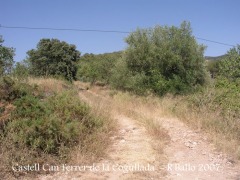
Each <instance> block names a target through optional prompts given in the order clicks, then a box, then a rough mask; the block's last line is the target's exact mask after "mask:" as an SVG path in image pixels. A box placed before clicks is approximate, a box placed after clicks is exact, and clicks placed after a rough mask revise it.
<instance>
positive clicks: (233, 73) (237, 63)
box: [218, 45, 240, 80]
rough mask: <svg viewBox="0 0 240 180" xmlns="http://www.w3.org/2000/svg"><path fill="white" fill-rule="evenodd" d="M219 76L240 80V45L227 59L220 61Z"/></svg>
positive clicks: (232, 50) (229, 52) (230, 51)
mask: <svg viewBox="0 0 240 180" xmlns="http://www.w3.org/2000/svg"><path fill="white" fill-rule="evenodd" d="M218 68H219V69H218V70H219V75H221V76H224V77H226V78H227V79H229V80H236V79H239V78H240V45H237V46H236V47H234V48H231V49H230V50H229V51H228V53H227V55H226V56H225V58H224V59H223V60H221V61H219V64H218Z"/></svg>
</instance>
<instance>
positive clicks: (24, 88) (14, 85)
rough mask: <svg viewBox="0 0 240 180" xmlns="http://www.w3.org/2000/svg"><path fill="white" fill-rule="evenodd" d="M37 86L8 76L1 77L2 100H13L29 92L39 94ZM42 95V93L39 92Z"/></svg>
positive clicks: (0, 91)
mask: <svg viewBox="0 0 240 180" xmlns="http://www.w3.org/2000/svg"><path fill="white" fill-rule="evenodd" d="M36 88H37V87H32V86H30V85H28V84H26V83H21V82H18V81H15V80H13V79H12V78H10V77H8V76H3V77H1V78H0V101H1V100H3V101H8V102H12V101H14V100H15V99H17V98H21V97H23V96H25V95H27V94H29V95H32V94H35V95H37V92H36ZM38 95H39V96H40V94H38Z"/></svg>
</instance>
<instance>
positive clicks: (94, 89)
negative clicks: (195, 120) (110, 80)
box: [76, 82, 169, 153]
mask: <svg viewBox="0 0 240 180" xmlns="http://www.w3.org/2000/svg"><path fill="white" fill-rule="evenodd" d="M76 85H77V86H78V87H84V88H85V89H86V87H90V86H89V84H86V83H81V82H76ZM89 93H90V94H92V95H89V97H88V98H90V99H91V98H93V102H94V103H95V106H98V107H101V106H103V109H104V111H107V113H110V114H114V113H115V112H118V113H120V114H124V115H126V116H127V117H130V118H132V119H134V120H136V121H137V122H138V123H140V124H142V125H144V126H145V127H146V129H147V131H148V133H149V134H150V135H151V136H152V137H153V138H155V139H156V140H157V141H158V147H157V148H156V149H158V150H159V152H161V153H162V152H163V149H164V147H165V144H166V142H168V140H169V136H168V133H167V131H166V130H165V129H163V128H162V127H161V122H160V121H159V120H157V119H158V117H160V116H161V117H163V114H164V113H163V109H162V107H161V104H160V101H158V99H157V98H155V97H151V96H148V97H140V96H136V95H132V94H129V93H127V92H125V93H123V92H119V91H112V90H110V89H109V88H107V87H99V86H91V87H90V91H89ZM99 103H101V104H99Z"/></svg>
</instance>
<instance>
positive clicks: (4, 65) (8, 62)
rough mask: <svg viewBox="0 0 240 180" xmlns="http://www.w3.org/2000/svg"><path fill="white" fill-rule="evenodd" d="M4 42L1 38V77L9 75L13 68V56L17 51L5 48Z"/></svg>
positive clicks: (0, 37)
mask: <svg viewBox="0 0 240 180" xmlns="http://www.w3.org/2000/svg"><path fill="white" fill-rule="evenodd" d="M3 42H4V40H3V39H2V36H0V76H2V75H4V74H9V73H10V72H11V70H12V66H13V63H14V61H13V56H14V55H15V54H14V52H15V50H14V49H13V48H9V47H5V46H3Z"/></svg>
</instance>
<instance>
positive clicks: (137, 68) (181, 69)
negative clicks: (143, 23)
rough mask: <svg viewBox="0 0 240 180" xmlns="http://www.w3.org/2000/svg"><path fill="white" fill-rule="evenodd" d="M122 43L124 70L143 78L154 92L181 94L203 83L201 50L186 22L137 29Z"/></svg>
mask: <svg viewBox="0 0 240 180" xmlns="http://www.w3.org/2000/svg"><path fill="white" fill-rule="evenodd" d="M126 42H127V43H128V48H127V50H126V53H125V55H126V63H127V66H128V68H129V69H130V70H131V71H132V73H133V74H134V75H135V74H138V73H140V74H142V75H145V76H143V77H144V79H145V80H144V82H145V84H147V85H146V86H147V87H148V88H150V89H152V90H153V91H154V92H156V93H158V94H164V93H166V92H174V93H181V92H183V91H188V90H191V89H192V88H194V87H195V86H197V85H203V84H204V83H205V82H206V77H207V71H206V68H205V59H204V49H205V47H204V46H203V45H199V44H198V43H197V42H196V40H195V38H194V36H193V35H192V29H191V26H190V23H189V22H186V21H184V22H183V23H182V24H181V25H180V27H175V26H172V27H168V26H163V27H162V26H156V27H155V28H150V29H137V30H136V31H135V32H133V33H131V34H130V35H129V36H128V37H127V38H126Z"/></svg>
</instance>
